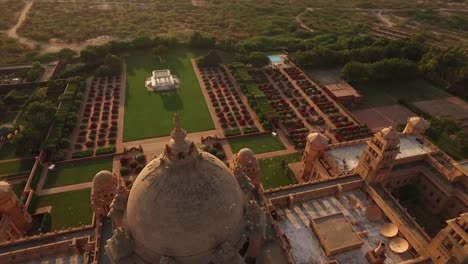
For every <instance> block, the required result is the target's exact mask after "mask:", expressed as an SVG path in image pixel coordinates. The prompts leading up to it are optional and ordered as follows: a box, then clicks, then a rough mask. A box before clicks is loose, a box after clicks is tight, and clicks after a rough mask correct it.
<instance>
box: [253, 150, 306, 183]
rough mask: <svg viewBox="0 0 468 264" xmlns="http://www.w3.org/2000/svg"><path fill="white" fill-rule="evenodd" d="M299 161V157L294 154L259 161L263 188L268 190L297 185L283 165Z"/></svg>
mask: <svg viewBox="0 0 468 264" xmlns="http://www.w3.org/2000/svg"><path fill="white" fill-rule="evenodd" d="M300 159H301V156H300V155H299V154H298V153H296V154H290V155H285V156H279V157H273V158H266V159H261V160H259V163H260V169H261V171H262V184H263V188H265V189H270V188H276V187H280V186H287V185H290V184H294V183H297V181H296V178H295V177H294V175H293V174H292V172H290V170H289V168H287V167H286V166H284V165H285V164H286V165H287V164H288V163H293V162H297V161H299V160H300Z"/></svg>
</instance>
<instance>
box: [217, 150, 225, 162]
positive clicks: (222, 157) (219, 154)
mask: <svg viewBox="0 0 468 264" xmlns="http://www.w3.org/2000/svg"><path fill="white" fill-rule="evenodd" d="M216 157H217V158H218V159H220V160H223V159H224V158H226V154H224V152H218V153H217V154H216Z"/></svg>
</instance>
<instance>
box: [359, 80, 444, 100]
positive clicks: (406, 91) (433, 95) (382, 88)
mask: <svg viewBox="0 0 468 264" xmlns="http://www.w3.org/2000/svg"><path fill="white" fill-rule="evenodd" d="M354 87H355V88H356V89H357V90H359V91H361V92H362V93H363V94H364V104H366V105H367V106H384V105H393V104H397V103H398V99H399V98H401V99H405V100H406V101H408V102H416V101H424V100H431V99H440V98H445V97H449V96H450V94H449V93H447V92H445V91H444V90H442V89H439V88H437V87H434V86H433V85H431V84H429V83H428V82H426V81H424V80H414V81H402V82H393V83H390V82H386V83H376V84H368V85H355V86H354Z"/></svg>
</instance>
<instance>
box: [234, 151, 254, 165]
mask: <svg viewBox="0 0 468 264" xmlns="http://www.w3.org/2000/svg"><path fill="white" fill-rule="evenodd" d="M237 158H238V161H239V163H240V164H241V165H243V166H247V165H258V160H257V158H255V153H254V152H253V151H252V150H251V149H249V148H243V149H241V150H240V151H239V153H237Z"/></svg>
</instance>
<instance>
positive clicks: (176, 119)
mask: <svg viewBox="0 0 468 264" xmlns="http://www.w3.org/2000/svg"><path fill="white" fill-rule="evenodd" d="M174 128H175V129H176V130H180V116H179V113H175V114H174Z"/></svg>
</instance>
